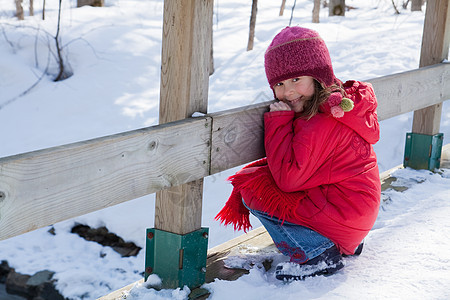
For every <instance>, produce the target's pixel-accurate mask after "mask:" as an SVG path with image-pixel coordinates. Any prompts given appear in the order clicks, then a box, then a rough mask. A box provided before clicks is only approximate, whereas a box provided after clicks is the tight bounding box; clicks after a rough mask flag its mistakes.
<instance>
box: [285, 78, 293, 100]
mask: <svg viewBox="0 0 450 300" xmlns="http://www.w3.org/2000/svg"><path fill="white" fill-rule="evenodd" d="M294 92H295V89H294V85H293V84H291V83H290V82H288V83H285V86H284V98H286V99H287V98H289V96H291V95H293V94H294Z"/></svg>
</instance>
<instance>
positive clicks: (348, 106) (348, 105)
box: [340, 98, 355, 112]
mask: <svg viewBox="0 0 450 300" xmlns="http://www.w3.org/2000/svg"><path fill="white" fill-rule="evenodd" d="M340 106H341V107H342V109H343V110H344V111H345V112H347V111H351V110H352V109H353V106H355V105H354V103H353V101H352V100H350V99H348V98H342V102H341V104H340Z"/></svg>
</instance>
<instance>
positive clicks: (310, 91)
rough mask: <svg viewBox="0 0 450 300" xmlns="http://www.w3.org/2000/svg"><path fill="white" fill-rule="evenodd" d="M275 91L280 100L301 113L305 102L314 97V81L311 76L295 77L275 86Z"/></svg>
mask: <svg viewBox="0 0 450 300" xmlns="http://www.w3.org/2000/svg"><path fill="white" fill-rule="evenodd" d="M273 89H274V91H275V96H276V97H277V99H278V100H280V101H283V102H284V103H286V104H287V105H288V106H289V107H290V108H291V109H292V110H293V111H295V112H296V113H300V112H302V111H303V107H304V105H305V102H306V101H310V100H311V99H312V97H313V95H314V79H313V78H312V77H311V76H301V77H294V78H290V79H287V80H284V81H281V82H279V83H277V84H275V86H274V87H273Z"/></svg>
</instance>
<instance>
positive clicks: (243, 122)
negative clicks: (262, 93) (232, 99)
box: [210, 102, 271, 174]
mask: <svg viewBox="0 0 450 300" xmlns="http://www.w3.org/2000/svg"><path fill="white" fill-rule="evenodd" d="M270 103H271V102H264V103H259V104H254V105H249V106H245V107H241V108H236V109H231V110H227V111H223V112H220V113H215V114H211V115H210V116H211V117H212V118H213V120H214V121H213V131H212V138H211V139H212V149H211V174H215V173H217V172H221V171H223V170H227V169H230V168H232V167H235V166H239V165H242V164H244V163H247V162H250V161H252V160H256V159H258V158H261V157H264V155H265V151H264V112H266V111H269V109H268V106H269V104H270Z"/></svg>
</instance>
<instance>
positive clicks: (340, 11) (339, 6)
mask: <svg viewBox="0 0 450 300" xmlns="http://www.w3.org/2000/svg"><path fill="white" fill-rule="evenodd" d="M328 8H329V13H328V14H329V16H342V17H344V16H345V0H330V4H329V5H328Z"/></svg>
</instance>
